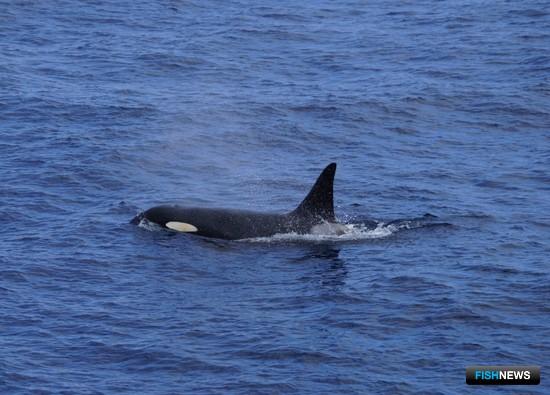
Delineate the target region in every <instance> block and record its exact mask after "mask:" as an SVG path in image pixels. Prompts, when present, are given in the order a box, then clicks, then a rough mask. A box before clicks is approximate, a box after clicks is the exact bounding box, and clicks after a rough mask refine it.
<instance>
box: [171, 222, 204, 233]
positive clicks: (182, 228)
mask: <svg viewBox="0 0 550 395" xmlns="http://www.w3.org/2000/svg"><path fill="white" fill-rule="evenodd" d="M166 227H167V228H168V229H172V230H176V231H178V232H196V231H198V229H197V228H196V227H195V226H193V225H191V224H188V223H185V222H177V221H170V222H167V223H166Z"/></svg>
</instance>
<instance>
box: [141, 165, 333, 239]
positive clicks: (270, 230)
mask: <svg viewBox="0 0 550 395" xmlns="http://www.w3.org/2000/svg"><path fill="white" fill-rule="evenodd" d="M335 172H336V163H331V164H329V165H328V166H327V167H325V169H324V170H323V171H322V172H321V174H320V175H319V177H318V178H317V181H316V182H315V184H314V185H313V187H312V188H311V190H310V191H309V193H308V194H307V196H306V197H305V199H304V200H303V201H302V202H301V203H300V204H299V205H298V207H296V208H295V209H294V210H292V211H290V212H288V213H283V214H272V213H264V212H256V211H248V210H236V209H226V208H202V207H185V206H178V205H162V206H155V207H152V208H150V209H148V210H146V211H144V212H142V213H140V214H138V215H137V216H136V217H135V218H134V219H132V221H131V222H132V223H133V224H139V223H140V222H141V221H142V220H144V219H146V220H147V221H149V222H152V223H155V224H157V225H160V226H162V227H164V228H167V229H171V230H174V231H178V232H184V233H188V234H192V235H197V236H204V237H213V238H219V239H227V240H237V239H248V238H255V237H269V236H273V235H275V234H281V233H297V234H307V233H309V232H310V231H311V230H312V228H313V227H314V226H316V225H320V224H323V223H335V222H336V218H335V216H334V201H333V185H334V175H335Z"/></svg>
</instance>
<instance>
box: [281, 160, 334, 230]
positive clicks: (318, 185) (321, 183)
mask: <svg viewBox="0 0 550 395" xmlns="http://www.w3.org/2000/svg"><path fill="white" fill-rule="evenodd" d="M334 173H336V163H331V164H330V165H328V166H327V167H325V170H323V171H322V173H321V175H320V176H319V178H317V181H316V182H315V184H314V185H313V187H312V188H311V191H309V193H308V194H307V196H306V198H305V199H304V200H303V201H302V203H300V205H299V206H298V207H297V208H296V210H294V211H293V212H292V213H291V214H292V215H296V216H299V217H305V218H311V219H313V218H319V219H322V220H325V221H329V222H335V221H336V218H335V217H334V201H333V185H334Z"/></svg>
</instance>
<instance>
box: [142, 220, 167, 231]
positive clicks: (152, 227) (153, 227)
mask: <svg viewBox="0 0 550 395" xmlns="http://www.w3.org/2000/svg"><path fill="white" fill-rule="evenodd" d="M137 226H139V227H140V228H142V229H145V230H148V231H150V232H158V231H159V230H163V227H162V226H160V225H158V224H156V223H154V222H151V221H149V220H148V219H147V218H142V219H141V221H139V224H138V225H137Z"/></svg>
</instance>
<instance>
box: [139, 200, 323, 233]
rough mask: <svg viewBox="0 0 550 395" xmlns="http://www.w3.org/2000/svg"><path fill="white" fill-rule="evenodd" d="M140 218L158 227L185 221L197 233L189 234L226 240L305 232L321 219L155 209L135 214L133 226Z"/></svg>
mask: <svg viewBox="0 0 550 395" xmlns="http://www.w3.org/2000/svg"><path fill="white" fill-rule="evenodd" d="M142 218H146V219H147V220H149V221H151V222H154V223H156V224H158V225H160V226H162V227H166V223H168V222H171V221H177V222H185V223H188V224H192V225H193V226H195V227H196V228H197V229H198V231H197V232H193V233H190V234H194V235H198V236H205V237H213V238H218V239H226V240H237V239H247V238H252V237H268V236H273V235H274V234H277V233H290V232H296V233H300V234H304V233H308V232H309V231H310V229H311V227H312V226H314V225H316V224H318V223H321V222H322V221H323V218H320V217H316V218H315V217H314V218H307V217H300V216H298V215H296V214H294V213H289V214H268V213H259V212H254V211H245V210H232V209H216V208H212V209H209V208H198V207H180V206H168V205H166V206H157V207H153V208H150V209H149V210H147V211H145V212H144V213H142V214H140V215H138V216H137V217H136V218H134V220H133V221H132V222H133V223H139V221H141V219H142Z"/></svg>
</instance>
